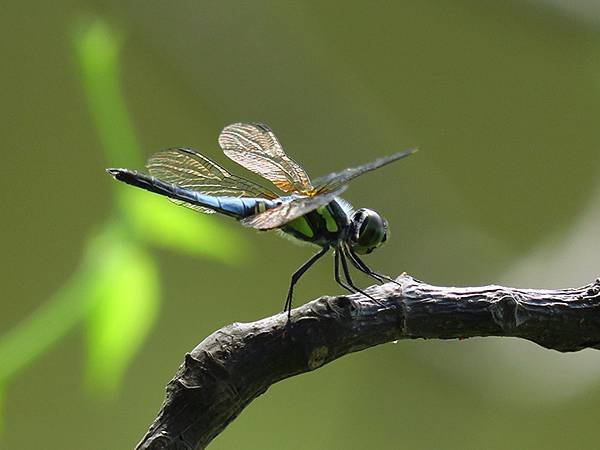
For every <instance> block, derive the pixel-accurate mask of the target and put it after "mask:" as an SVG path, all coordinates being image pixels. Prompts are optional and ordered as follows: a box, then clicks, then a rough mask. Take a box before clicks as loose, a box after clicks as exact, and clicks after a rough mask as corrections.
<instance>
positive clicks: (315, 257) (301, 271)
mask: <svg viewBox="0 0 600 450" xmlns="http://www.w3.org/2000/svg"><path fill="white" fill-rule="evenodd" d="M328 251H329V247H323V248H322V249H321V250H320V251H319V253H317V254H315V255H313V256H312V257H311V258H310V259H309V260H308V261H306V262H305V263H304V264H302V265H301V266H300V268H299V269H298V270H296V271H295V272H294V274H293V275H292V281H291V282H290V288H289V290H288V295H287V299H286V301H285V305H284V307H283V312H286V311H287V313H288V322H289V320H290V316H291V314H292V296H293V294H294V286H295V285H296V283H297V282H298V280H299V279H300V277H301V276H302V275H304V272H306V271H307V270H308V269H309V268H310V266H312V265H313V264H314V263H316V262H317V260H318V259H319V258H321V257H322V256H323V255H324V254H325V253H327V252H328Z"/></svg>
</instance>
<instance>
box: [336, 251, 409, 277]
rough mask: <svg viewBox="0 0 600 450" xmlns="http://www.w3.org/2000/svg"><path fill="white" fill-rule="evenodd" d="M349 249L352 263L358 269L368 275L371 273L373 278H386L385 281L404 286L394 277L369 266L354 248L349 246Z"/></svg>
mask: <svg viewBox="0 0 600 450" xmlns="http://www.w3.org/2000/svg"><path fill="white" fill-rule="evenodd" d="M347 249H348V257H349V258H350V261H352V263H353V264H354V266H355V267H356V268H357V269H358V270H360V271H361V272H364V273H366V274H367V275H369V276H370V277H372V278H375V279H376V280H378V281H382V280H385V281H389V282H390V283H394V284H397V285H398V286H402V285H401V284H400V283H398V282H397V281H396V280H394V279H393V278H391V277H388V276H387V275H384V274H382V273H379V272H375V271H374V270H371V268H370V267H369V266H367V265H366V264H365V263H364V261H363V260H362V259H360V257H359V256H358V255H357V254H356V252H355V251H354V250H352V248H350V247H347Z"/></svg>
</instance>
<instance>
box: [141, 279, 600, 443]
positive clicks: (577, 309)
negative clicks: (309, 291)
mask: <svg viewBox="0 0 600 450" xmlns="http://www.w3.org/2000/svg"><path fill="white" fill-rule="evenodd" d="M397 283H398V284H394V283H388V284H385V285H382V286H373V287H371V288H369V289H368V290H367V292H368V293H369V294H370V295H371V296H373V297H375V298H376V299H378V301H377V302H375V301H373V300H371V299H369V298H366V297H364V296H362V295H358V294H357V295H350V296H339V297H321V298H319V299H317V300H314V301H312V302H310V303H307V304H305V305H303V306H301V307H299V308H297V309H294V310H293V311H292V323H293V325H292V326H291V327H286V315H285V314H278V315H275V316H272V317H268V318H265V319H262V320H259V321H257V322H252V323H234V324H232V325H228V326H226V327H224V328H222V329H220V330H218V331H216V332H215V333H213V334H211V335H210V336H208V337H207V338H206V339H204V341H202V342H201V343H200V344H199V345H198V346H197V347H196V348H195V349H194V350H192V352H191V353H188V354H186V355H185V361H184V363H183V364H182V365H181V366H180V367H179V370H178V371H177V374H176V375H175V377H174V378H173V380H171V381H170V382H169V384H168V386H167V394H166V398H165V401H164V403H163V406H162V408H161V411H160V413H159V415H158V417H157V418H156V419H155V421H154V423H153V424H152V426H151V427H150V429H149V431H148V433H147V434H146V436H144V438H143V439H142V441H141V442H140V443H139V444H138V446H137V449H138V450H158V449H161V450H166V449H169V450H183V449H186V450H190V449H203V448H205V447H206V446H207V445H208V444H209V443H210V441H211V440H212V439H214V438H215V436H217V435H218V434H219V433H220V432H221V431H223V429H224V428H225V427H226V426H227V425H228V424H229V423H230V422H231V421H232V420H234V419H235V418H236V417H237V416H238V414H239V413H240V412H241V411H242V410H243V409H244V408H245V407H246V405H248V404H249V403H250V402H251V401H252V400H254V399H255V398H256V397H258V396H259V395H261V394H262V393H264V392H265V391H266V390H267V389H268V388H269V386H271V385H272V384H273V383H276V382H277V381H280V380H283V379H285V378H288V377H291V376H294V375H298V374H300V373H304V372H308V371H310V370H315V369H317V368H319V367H321V366H322V365H324V364H326V363H329V362H331V361H333V360H335V359H337V358H339V357H340V356H344V355H346V354H348V353H352V352H356V351H359V350H363V349H365V348H368V347H373V346H375V345H378V344H382V343H385V342H390V341H394V340H398V339H416V338H426V339H430V338H437V339H454V338H467V337H474V336H512V337H519V338H522V339H528V340H530V341H533V342H536V343H537V344H539V345H541V346H543V347H546V348H549V349H554V350H558V351H561V352H571V351H577V350H581V349H583V348H588V347H591V348H600V279H598V280H596V281H595V282H594V283H592V284H589V285H587V286H584V287H581V288H574V289H558V290H545V289H544V290H536V289H514V288H506V287H502V286H484V287H468V288H456V287H436V286H431V285H428V284H425V283H422V282H420V281H418V280H416V279H414V278H412V277H410V276H408V275H406V274H404V275H402V276H400V277H399V278H398V279H397Z"/></svg>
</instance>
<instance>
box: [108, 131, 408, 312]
mask: <svg viewBox="0 0 600 450" xmlns="http://www.w3.org/2000/svg"><path fill="white" fill-rule="evenodd" d="M219 145H220V147H221V148H222V150H223V152H224V153H225V155H226V156H228V157H229V158H230V159H232V160H233V161H235V162H236V163H238V164H239V165H241V166H243V167H245V168H246V169H248V170H250V171H252V172H254V173H257V174H258V175H260V176H261V177H262V178H264V179H266V180H268V181H269V182H271V183H272V184H273V185H274V186H275V187H276V188H277V190H278V191H280V192H281V193H278V192H276V191H274V190H272V189H269V188H265V187H263V186H261V185H259V184H257V183H255V182H253V181H250V180H248V179H246V178H242V177H239V176H236V175H233V174H232V173H230V172H229V171H228V170H226V169H224V168H223V167H221V166H220V165H218V164H217V163H215V162H214V161H212V160H210V159H208V158H207V157H206V156H204V155H201V154H200V153H198V152H197V151H195V150H192V149H190V148H169V149H166V150H162V151H159V152H158V153H155V154H154V155H153V156H151V157H150V158H149V159H148V161H147V164H146V167H147V169H148V171H149V172H150V174H149V175H147V174H145V173H142V172H139V171H137V170H130V169H118V168H110V169H106V170H107V172H108V173H109V174H110V175H112V176H113V178H115V179H116V180H118V181H121V182H124V183H127V184H129V185H132V186H135V187H138V188H142V189H145V190H147V191H150V192H153V193H156V194H159V195H162V196H165V197H168V198H169V199H170V200H172V201H173V202H175V203H177V204H179V205H183V206H185V207H188V208H191V209H193V210H195V211H199V212H202V213H208V214H211V213H220V214H223V215H225V216H229V217H233V218H234V219H237V220H238V221H239V222H240V223H241V224H242V225H244V226H246V227H249V228H254V229H256V230H261V231H267V230H278V231H279V232H280V233H283V234H285V235H287V236H291V237H292V238H294V239H297V240H299V241H303V242H307V243H309V244H313V245H315V246H317V247H320V250H319V251H318V252H317V253H316V254H314V255H313V256H312V257H311V258H310V259H309V260H308V261H306V262H305V263H304V264H302V266H300V267H299V268H298V269H297V270H296V271H295V272H294V273H293V274H292V277H291V281H290V284H289V288H288V292H287V296H286V300H285V304H284V308H283V312H284V313H285V312H287V317H288V322H290V320H291V311H292V299H293V294H294V287H295V286H296V283H297V282H298V280H299V279H300V278H301V277H302V276H303V275H304V273H305V272H306V271H307V270H308V269H309V268H310V267H311V266H312V265H313V264H315V262H317V261H318V260H319V259H320V258H322V257H323V256H324V255H325V254H326V253H328V252H329V251H330V250H333V256H334V258H333V260H334V270H333V272H334V278H335V281H336V283H337V284H338V285H340V286H341V287H342V288H344V289H345V290H346V291H348V292H350V293H360V294H362V295H364V296H366V297H369V298H371V299H373V300H375V301H376V299H374V298H373V297H372V296H370V295H369V294H367V293H366V292H365V291H364V290H362V289H360V288H359V287H357V286H356V284H355V283H354V280H353V279H352V276H351V273H350V268H349V264H348V262H350V264H351V265H352V266H353V267H354V268H355V269H357V270H359V271H360V272H363V273H364V274H366V275H368V276H370V277H372V278H373V279H375V280H376V281H378V282H379V283H384V282H395V280H393V279H392V278H390V277H389V276H387V275H384V274H381V273H379V272H376V271H374V270H372V269H371V268H370V267H369V266H368V265H367V264H366V263H365V262H364V261H363V260H362V258H361V256H363V255H366V254H369V253H371V252H372V251H374V250H375V249H377V248H379V247H380V246H381V245H382V244H384V243H385V242H386V240H387V238H388V234H389V232H388V223H387V221H386V220H385V219H384V218H383V217H381V216H380V215H379V214H378V213H377V212H375V211H373V210H371V209H367V208H360V209H357V210H354V209H353V208H352V206H351V205H350V203H348V202H347V201H345V200H343V199H342V198H340V195H341V194H342V193H343V192H344V191H345V190H346V188H347V186H348V182H349V181H351V180H352V179H354V178H356V177H358V176H360V175H362V174H364V173H367V172H370V171H373V170H375V169H378V168H380V167H382V166H385V165H387V164H389V163H391V162H393V161H397V160H399V159H402V158H404V157H406V156H408V155H411V154H412V153H414V152H415V151H416V150H417V149H416V148H411V149H408V150H405V151H402V152H398V153H394V154H392V155H390V156H387V157H383V158H379V159H377V160H375V161H372V162H370V163H368V164H364V165H361V166H358V167H354V168H348V169H344V170H342V171H340V172H334V173H331V174H329V175H326V176H324V177H321V178H317V179H315V180H314V181H311V180H310V178H309V176H308V175H307V173H306V171H305V170H304V169H303V168H302V167H301V166H300V165H299V164H298V163H297V162H295V161H294V160H293V159H292V158H290V157H289V156H288V155H287V154H286V153H285V152H284V150H283V147H282V145H281V144H280V142H279V140H278V139H277V137H276V136H275V134H274V133H273V131H272V130H271V129H270V128H269V127H268V126H267V125H265V124H260V123H234V124H231V125H228V126H226V127H225V128H224V129H223V131H222V132H221V134H220V135H219ZM340 263H341V271H340ZM342 273H343V276H344V280H342Z"/></svg>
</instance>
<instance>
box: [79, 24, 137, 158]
mask: <svg viewBox="0 0 600 450" xmlns="http://www.w3.org/2000/svg"><path fill="white" fill-rule="evenodd" d="M73 41H74V46H75V50H76V54H77V62H78V63H79V71H80V76H81V82H82V85H83V88H84V91H85V95H86V99H87V101H88V106H89V109H90V112H91V115H92V119H93V121H94V125H95V126H96V130H97V132H98V137H99V138H100V142H101V143H102V147H103V149H104V151H105V152H106V154H107V159H108V160H109V161H110V162H111V164H119V165H124V166H132V167H135V166H139V165H140V164H141V159H142V158H141V155H140V147H139V145H138V141H137V138H136V136H135V132H134V128H133V125H132V123H131V119H130V116H129V113H128V111H127V106H126V104H125V101H124V99H123V96H122V94H121V86H120V82H119V70H120V68H119V51H120V49H121V39H120V38H119V36H118V35H117V33H115V31H114V30H112V29H111V28H110V27H109V26H108V25H107V24H106V23H105V22H103V21H102V20H100V19H95V20H93V21H88V22H86V23H81V24H80V26H79V27H78V28H77V30H76V32H75V33H74V36H73Z"/></svg>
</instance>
